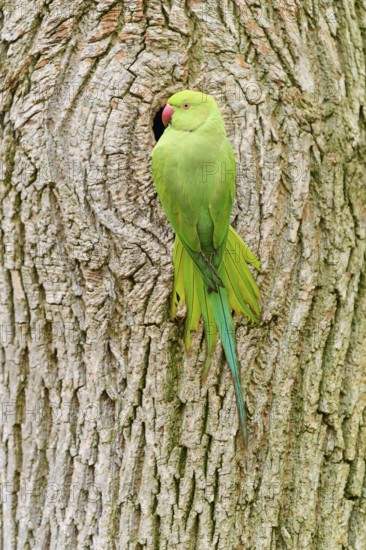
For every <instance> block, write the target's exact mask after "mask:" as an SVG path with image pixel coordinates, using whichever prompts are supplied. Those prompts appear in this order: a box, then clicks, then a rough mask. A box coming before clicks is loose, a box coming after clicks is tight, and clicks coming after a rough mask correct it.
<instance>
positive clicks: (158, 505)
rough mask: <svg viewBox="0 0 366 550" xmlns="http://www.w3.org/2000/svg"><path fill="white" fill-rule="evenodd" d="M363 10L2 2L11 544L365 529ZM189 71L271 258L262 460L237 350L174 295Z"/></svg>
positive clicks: (329, 534)
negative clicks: (161, 156) (174, 179)
mask: <svg viewBox="0 0 366 550" xmlns="http://www.w3.org/2000/svg"><path fill="white" fill-rule="evenodd" d="M300 4H301V5H300ZM260 6H261V7H260ZM365 29H366V4H365V1H360V2H357V1H356V0H342V1H341V2H335V0H334V1H333V0H319V1H318V2H310V1H309V0H304V1H303V2H301V3H300V2H295V1H294V0H278V1H277V2H272V1H271V0H262V1H261V2H259V1H257V2H255V1H254V0H253V1H252V0H250V1H249V0H247V1H246V2H244V1H243V0H234V1H231V0H230V1H225V2H224V3H222V4H221V3H216V1H214V0H207V1H206V2H199V1H196V0H189V1H188V2H187V3H184V2H181V1H180V0H173V1H172V2H167V1H164V2H157V1H154V2H150V1H148V2H140V1H138V0H137V1H136V2H126V3H123V2H117V1H113V0H104V1H100V2H98V1H97V0H94V1H85V0H76V1H74V0H73V1H69V2H67V1H65V0H48V1H45V0H43V1H42V0H40V1H38V2H36V1H33V2H29V1H27V2H25V0H24V1H23V0H19V1H17V0H16V1H14V2H10V1H7V0H5V3H4V2H3V7H2V38H3V40H4V42H3V45H2V49H1V57H0V59H1V61H2V69H1V111H2V114H1V132H2V146H1V166H2V169H1V172H0V177H1V180H2V181H1V199H2V208H1V237H2V241H3V244H2V247H1V265H2V269H1V285H0V300H1V302H0V303H1V308H0V317H1V320H0V327H1V348H2V349H1V375H2V385H1V407H2V410H1V414H2V421H1V430H2V435H1V442H2V445H1V514H2V520H3V521H2V524H3V531H2V543H3V547H4V548H5V549H13V548H19V549H23V548H36V549H37V550H38V549H47V548H55V549H56V548H57V549H61V548H66V549H69V548H80V549H81V548H95V549H112V548H118V549H121V550H125V549H139V548H140V549H141V548H146V549H156V550H158V549H159V550H163V549H169V550H173V549H178V550H185V549H191V548H197V549H213V548H215V549H223V550H231V549H260V550H262V549H301V550H303V549H308V548H311V549H313V548H314V549H321V550H329V549H332V550H336V549H338V548H339V549H341V548H349V549H354V550H356V549H357V550H361V549H364V548H366V521H365V517H366V516H365V514H366V484H365V453H366V437H365V435H366V427H365V425H366V412H365V411H366V409H365V404H366V397H365V394H366V388H365V386H366V384H365V372H366V368H365V367H366V346H365V342H366V280H365V227H366V207H365V205H366V166H365V154H366V129H365V128H366V126H365V111H364V108H365V107H364V103H365V48H366V46H365V44H366V42H365V40H366V31H365ZM185 88H190V89H195V90H202V91H203V92H206V93H209V94H211V95H213V96H214V97H215V98H216V100H217V101H218V103H219V106H220V109H221V111H222V113H223V115H224V118H225V123H226V128H227V132H228V136H229V139H230V141H231V143H232V145H233V147H234V150H235V154H236V157H237V169H238V170H237V173H238V175H237V191H236V200H235V206H234V210H233V218H232V221H233V225H234V227H235V228H236V229H237V231H238V232H239V234H240V235H241V236H242V237H243V238H244V239H245V241H246V243H247V244H248V245H249V246H250V247H251V249H252V250H253V252H255V253H256V254H258V256H259V257H260V259H261V262H262V272H261V274H260V275H259V276H258V275H256V278H257V281H258V283H259V285H260V288H261V290H262V306H263V320H262V322H261V324H260V326H258V327H250V326H248V324H247V323H246V322H245V320H243V319H238V320H237V322H236V326H237V335H236V336H237V342H238V354H239V359H240V362H241V367H242V369H241V376H242V385H243V390H244V394H245V397H246V402H247V407H248V411H249V414H250V420H249V448H248V452H247V454H246V457H244V456H243V452H242V450H241V447H240V436H239V430H238V418H237V410H236V404H235V397H234V390H233V385H232V381H231V377H230V373H229V369H228V366H227V364H226V362H225V360H224V356H223V353H222V351H221V347H220V345H218V347H217V350H216V352H215V356H214V358H213V364H212V367H211V371H210V375H209V377H208V380H207V382H206V383H205V384H203V383H202V382H201V374H202V369H203V363H204V359H205V353H206V350H205V344H204V341H203V337H202V334H200V333H195V334H194V335H193V338H192V342H193V345H192V351H191V352H190V353H189V354H188V353H187V352H186V351H185V349H184V312H181V313H180V317H179V318H178V319H175V320H172V319H170V314H169V307H170V296H171V291H172V282H173V269H172V261H171V251H172V244H173V233H172V230H171V228H170V226H169V224H168V222H167V220H166V217H165V215H164V212H163V210H162V207H161V205H160V203H159V201H158V199H157V196H156V193H155V190H154V186H153V183H152V179H151V166H150V159H151V151H152V148H153V146H154V144H155V137H154V133H153V123H154V118H155V116H156V115H157V113H158V111H159V109H160V108H161V106H162V105H163V104H164V102H165V101H166V100H167V99H168V97H169V96H170V95H171V94H172V93H174V92H176V91H178V90H181V89H185ZM157 120H158V117H157V118H156V121H157ZM156 121H155V131H156V133H157V135H158V134H159V124H158V123H157V122H156Z"/></svg>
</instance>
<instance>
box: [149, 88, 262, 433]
mask: <svg viewBox="0 0 366 550" xmlns="http://www.w3.org/2000/svg"><path fill="white" fill-rule="evenodd" d="M168 105H169V106H171V108H172V109H173V110H174V113H173V115H172V118H171V123H170V124H169V126H168V127H167V129H166V130H165V132H164V134H163V135H162V137H161V138H160V140H159V141H158V143H157V144H156V146H155V148H154V151H153V158H152V171H153V178H154V183H155V186H156V189H157V192H158V195H159V198H160V200H161V203H162V205H163V207H164V210H165V212H166V215H167V217H168V219H169V221H170V223H171V225H172V226H173V229H174V231H175V232H176V240H175V244H174V250H173V261H174V292H173V299H172V315H173V316H174V315H175V313H176V309H177V307H179V306H180V305H182V304H183V303H184V302H186V304H187V329H186V346H187V348H189V347H190V331H191V330H197V329H198V328H199V321H200V318H201V315H202V317H203V319H204V323H205V337H206V342H207V359H206V365H205V371H204V376H206V375H207V372H208V369H209V366H210V358H211V352H212V350H213V348H214V345H215V342H216V340H217V333H219V335H220V339H221V342H222V345H223V348H224V351H225V355H226V358H227V361H228V363H229V366H230V369H231V372H232V375H233V379H234V386H235V392H236V396H237V402H238V409H239V417H240V422H241V426H242V433H243V437H244V441H246V438H247V429H246V422H245V409H244V401H243V396H242V390H241V384H240V372H239V364H238V360H237V355H236V349H235V335H234V325H233V320H232V317H231V313H230V308H232V309H233V310H234V311H235V312H236V313H237V314H240V313H244V314H245V315H246V316H247V317H248V318H249V319H250V320H251V321H252V322H254V323H255V322H258V320H259V316H260V307H259V296H260V295H259V290H258V287H257V285H256V283H255V281H254V279H253V276H252V274H251V272H250V270H249V268H248V266H247V262H249V263H251V264H252V265H254V266H255V267H256V268H257V269H260V263H259V260H258V259H257V258H256V257H255V256H254V255H253V254H252V253H251V252H250V250H249V249H248V248H247V247H246V245H245V244H244V243H243V241H242V240H241V239H240V237H239V235H238V234H237V233H236V232H235V231H234V229H233V228H232V227H230V214H231V209H232V204H233V199H234V193H235V157H234V153H233V150H232V147H231V145H230V142H229V141H228V139H227V137H226V132H225V127H224V123H223V120H222V117H221V114H220V111H219V110H218V108H217V105H216V103H215V101H214V99H213V98H212V97H210V96H207V95H205V94H202V93H200V92H192V91H189V90H185V91H183V92H179V93H177V94H175V95H173V96H172V97H171V98H170V99H169V101H168ZM187 106H188V107H187Z"/></svg>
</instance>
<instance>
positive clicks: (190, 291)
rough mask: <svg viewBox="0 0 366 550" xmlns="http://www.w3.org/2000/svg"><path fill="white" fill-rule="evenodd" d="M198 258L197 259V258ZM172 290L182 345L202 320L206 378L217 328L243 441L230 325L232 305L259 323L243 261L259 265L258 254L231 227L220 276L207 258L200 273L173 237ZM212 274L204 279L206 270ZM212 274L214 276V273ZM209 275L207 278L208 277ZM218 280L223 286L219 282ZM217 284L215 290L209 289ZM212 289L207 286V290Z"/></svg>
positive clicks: (256, 299) (251, 282) (242, 415)
mask: <svg viewBox="0 0 366 550" xmlns="http://www.w3.org/2000/svg"><path fill="white" fill-rule="evenodd" d="M199 260H200V261H201V257H199ZM173 261H174V291H173V299H172V306H171V312H172V316H173V317H174V316H175V315H176V311H177V308H178V307H179V306H181V305H183V303H184V302H186V304H187V322H186V347H187V349H189V348H190V331H191V330H197V329H198V327H199V320H200V317H201V315H202V317H203V320H204V324H205V338H206V344H207V355H206V363H205V367H204V371H203V376H202V378H203V380H204V379H205V378H206V377H207V374H208V372H209V368H210V363H211V354H212V351H213V349H214V347H215V343H216V339H217V332H218V333H219V335H220V339H221V342H222V345H223V348H224V351H225V355H226V358H227V361H228V363H229V366H230V370H231V372H232V376H233V380H234V388H235V394H236V400H237V404H238V411H239V418H240V424H241V432H242V434H243V439H244V444H245V445H246V441H247V428H246V418H245V408H244V400H243V393H242V389H241V383H240V374H239V372H240V371H239V363H238V359H237V354H236V346H235V333H234V324H233V320H232V317H231V311H230V310H231V309H233V310H234V311H235V312H236V313H237V314H240V313H243V314H244V315H246V317H248V319H249V320H250V321H251V322H252V323H258V321H259V317H260V293H259V289H258V286H257V283H256V282H255V280H254V278H253V275H252V273H251V272H250V270H249V268H248V265H247V262H248V263H250V264H252V265H253V266H254V267H255V268H256V269H260V262H259V260H258V258H257V257H256V256H255V255H254V254H253V253H252V252H251V251H250V250H249V248H248V247H247V246H246V245H245V243H244V242H243V241H242V240H241V238H240V237H239V235H238V234H237V233H236V231H234V229H233V228H232V227H230V228H229V235H228V240H227V245H226V249H225V252H224V254H223V257H222V262H221V266H220V268H219V271H218V274H217V273H216V272H215V270H214V268H213V267H212V266H211V264H209V262H207V261H206V264H205V266H204V268H205V270H204V273H203V272H202V266H201V265H199V262H194V260H193V258H192V257H191V255H190V254H189V253H188V252H187V250H186V249H185V248H184V246H183V244H182V243H181V241H180V239H179V237H178V236H177V237H176V239H175V243H174V249H173ZM208 268H210V270H212V273H211V274H210V276H209V277H208V275H207V273H206V271H207V270H208ZM214 275H215V277H214ZM208 279H209V280H208ZM212 281H214V282H215V286H216V284H217V283H218V281H220V283H221V284H223V285H224V286H223V287H221V285H220V284H217V286H216V288H215V286H214V285H213V284H212ZM212 288H215V290H214V291H211V289H212ZM209 289H210V290H209Z"/></svg>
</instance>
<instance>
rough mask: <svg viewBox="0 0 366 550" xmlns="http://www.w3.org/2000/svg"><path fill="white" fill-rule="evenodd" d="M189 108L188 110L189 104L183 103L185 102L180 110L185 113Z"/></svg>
mask: <svg viewBox="0 0 366 550" xmlns="http://www.w3.org/2000/svg"><path fill="white" fill-rule="evenodd" d="M189 108H190V104H189V103H187V102H186V101H185V102H184V103H183V104H182V109H184V110H185V111H186V110H187V109H189Z"/></svg>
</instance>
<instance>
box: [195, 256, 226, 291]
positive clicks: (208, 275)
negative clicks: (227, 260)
mask: <svg viewBox="0 0 366 550" xmlns="http://www.w3.org/2000/svg"><path fill="white" fill-rule="evenodd" d="M199 257H200V260H203V262H204V265H205V268H206V269H204V270H202V269H201V273H202V275H203V278H204V279H205V281H206V283H207V285H208V291H209V292H212V291H213V290H214V291H215V292H218V291H219V287H220V286H221V287H223V288H224V287H225V285H224V283H223V282H222V280H221V279H220V277H219V276H218V274H217V273H216V270H215V268H214V266H213V265H212V264H211V262H210V261H209V260H208V259H207V258H206V256H205V255H204V254H203V253H202V252H200V254H199Z"/></svg>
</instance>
